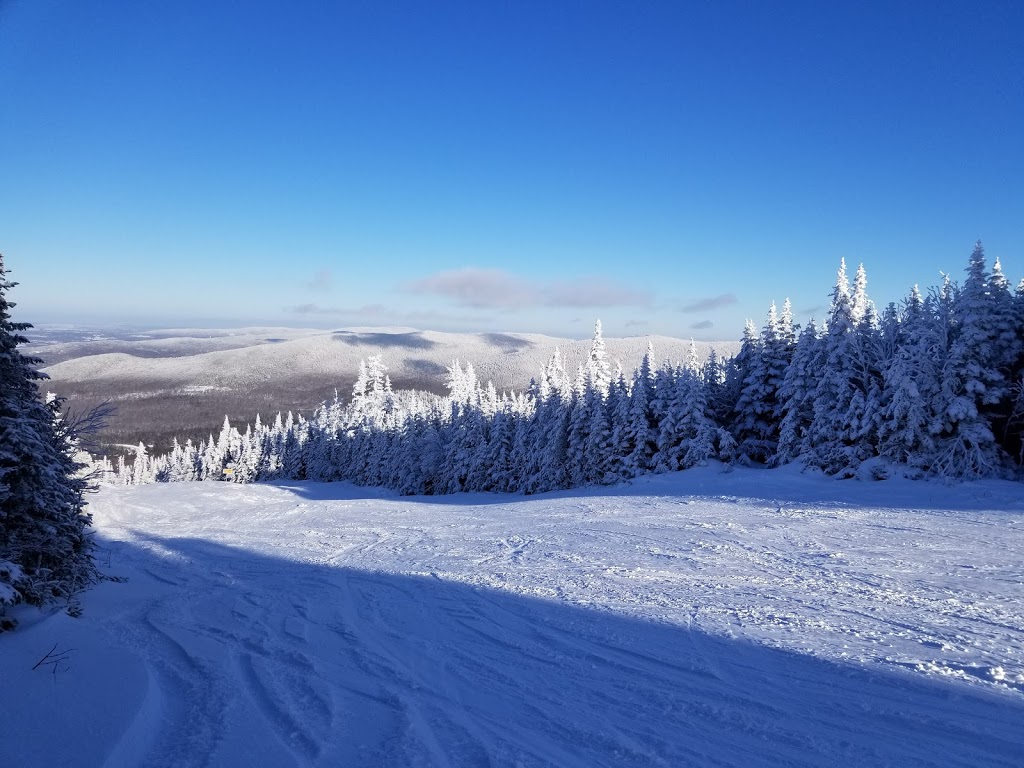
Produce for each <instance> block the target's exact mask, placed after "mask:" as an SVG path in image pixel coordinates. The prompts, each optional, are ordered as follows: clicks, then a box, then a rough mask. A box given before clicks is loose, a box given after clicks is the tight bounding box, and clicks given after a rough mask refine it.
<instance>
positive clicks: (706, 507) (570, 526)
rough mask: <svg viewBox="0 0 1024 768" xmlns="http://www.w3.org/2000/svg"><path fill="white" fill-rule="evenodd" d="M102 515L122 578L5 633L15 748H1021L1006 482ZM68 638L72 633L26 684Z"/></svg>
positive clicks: (501, 762) (74, 758)
mask: <svg viewBox="0 0 1024 768" xmlns="http://www.w3.org/2000/svg"><path fill="white" fill-rule="evenodd" d="M93 509H94V513H95V515H96V521H97V526H98V532H99V535H100V539H101V550H100V554H101V561H103V562H104V563H105V565H104V569H105V570H106V571H107V572H108V573H110V574H113V575H117V576H124V577H127V578H128V581H127V583H123V584H116V583H106V584H103V585H101V586H100V587H98V588H96V589H94V590H92V591H91V592H90V593H88V594H87V595H85V597H84V599H83V604H84V608H85V614H84V616H83V617H82V618H80V619H72V618H70V617H68V616H66V615H64V614H54V615H50V616H48V617H46V618H44V619H36V620H35V621H34V622H33V620H32V619H31V616H32V614H31V612H25V611H23V612H22V615H23V621H24V623H23V626H22V627H21V628H19V629H18V630H17V631H16V632H14V633H9V634H6V635H2V636H0V681H3V682H2V685H3V690H4V695H3V696H0V723H3V732H4V734H5V735H4V740H3V750H4V761H5V764H10V765H37V766H47V765H53V766H57V765H60V766H69V767H74V766H104V765H105V766H109V767H110V768H114V767H115V766H118V767H120V766H133V765H145V766H181V765H213V766H246V767H248V766H288V765H296V766H469V765H474V766H475V765H490V766H509V767H512V766H524V767H528V766H570V767H571V766H587V767H588V768H590V767H591V766H687V765H699V766H707V765H722V766H758V765H786V766H830V767H831V766H847V765H849V766H852V765H856V766H880V765H890V766H952V765H956V766H974V765H976V766H1019V765H1020V764H1021V755H1024V733H1022V732H1021V729H1020V723H1021V722H1022V719H1024V608H1022V606H1024V582H1022V579H1021V573H1020V561H1021V553H1022V552H1024V498H1022V496H1021V493H1020V487H1019V484H1015V483H1000V482H994V481H993V482H985V483H978V484H966V485H962V486H956V487H949V486H945V485H941V484H937V483H930V482H915V483H910V482H903V481H887V482H884V483H874V484H869V483H862V482H859V481H846V482H837V481H834V480H825V479H821V478H816V477H813V476H809V475H801V474H799V473H797V472H796V470H795V469H794V468H783V469H781V470H772V471H765V470H762V471H755V470H736V471H734V472H731V473H723V472H722V471H721V468H720V467H708V468H704V469H695V470H690V471H687V472H685V473H681V474H675V475H663V476H657V477H651V478H645V479H643V480H638V481H636V482H634V483H633V484H632V485H629V486H622V487H618V488H614V489H610V490H608V489H604V490H602V491H601V492H597V491H586V492H564V493H558V494H550V495H543V496H538V497H531V498H529V499H525V498H522V497H512V496H491V495H477V496H457V497H439V498H427V499H425V498H399V497H394V496H391V495H388V494H385V493H382V492H377V491H373V490H367V489H361V488H354V487H351V486H348V485H344V484H334V485H317V484H308V483H299V484H290V485H248V486H239V485H233V484H221V483H201V484H187V483H181V484H171V485H160V484H157V485H149V486H142V487H134V488H105V489H103V491H102V492H101V493H100V494H99V495H98V497H97V498H96V500H95V503H94V505H93ZM25 617H28V618H25ZM54 644H56V645H57V650H58V652H59V651H60V650H65V649H75V650H73V651H72V652H71V653H70V654H69V655H68V657H67V661H66V663H65V664H63V665H61V666H58V667H57V668H56V671H55V673H51V669H50V668H47V667H42V668H40V669H36V670H34V671H33V670H32V669H31V667H32V665H33V664H35V662H36V661H37V660H38V659H39V658H40V657H42V656H43V655H44V654H45V653H46V652H47V651H48V650H49V649H50V648H51V647H52V646H54ZM12 692H16V694H14V693H12Z"/></svg>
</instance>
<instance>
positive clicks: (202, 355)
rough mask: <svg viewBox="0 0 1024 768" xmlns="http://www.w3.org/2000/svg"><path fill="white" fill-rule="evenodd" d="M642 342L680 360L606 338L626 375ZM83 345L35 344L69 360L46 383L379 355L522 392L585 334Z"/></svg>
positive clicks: (267, 372)
mask: <svg viewBox="0 0 1024 768" xmlns="http://www.w3.org/2000/svg"><path fill="white" fill-rule="evenodd" d="M648 342H650V343H652V344H653V345H654V349H655V355H656V357H657V359H658V361H660V360H662V359H670V360H683V359H685V358H686V356H687V355H688V354H689V350H690V341H689V340H683V339H674V338H669V337H664V336H650V337H648V336H644V337H632V338H627V339H606V346H607V349H608V354H609V356H610V357H611V358H613V359H618V360H620V361H621V362H622V364H623V366H624V368H625V369H626V370H627V371H632V370H633V368H634V367H636V366H637V365H639V363H640V359H641V358H642V357H643V355H644V353H645V352H646V350H647V344H648ZM90 344H103V345H104V347H102V348H106V346H109V345H110V344H111V342H74V343H73V344H64V345H57V344H54V345H48V346H47V347H45V348H43V349H41V350H39V352H40V354H43V355H46V354H47V353H49V354H50V355H51V356H52V357H53V358H60V359H63V358H66V357H67V356H69V355H74V357H72V358H71V359H64V360H63V362H59V363H56V364H54V365H50V366H49V367H47V368H45V369H44V370H45V371H46V373H48V374H49V375H50V376H51V377H52V378H53V379H54V381H72V382H96V383H98V382H101V381H113V382H125V381H133V382H153V383H159V385H160V386H163V387H170V388H186V387H231V388H235V389H243V390H244V389H246V388H247V387H249V386H252V385H253V384H254V383H257V382H260V381H266V380H268V379H273V378H275V377H276V378H281V377H310V378H317V379H319V378H323V377H331V378H332V379H333V380H335V381H337V382H338V383H339V384H341V383H343V382H350V381H354V380H355V377H356V374H357V372H358V366H359V361H360V360H362V359H365V358H367V357H368V356H370V355H375V354H376V355H381V356H382V357H383V360H384V364H385V365H387V366H388V368H389V369H390V374H391V377H392V379H394V380H396V381H407V380H411V381H416V380H422V379H424V378H427V377H433V378H434V379H436V380H437V384H438V385H440V384H441V383H443V377H444V372H445V369H446V368H447V366H448V365H449V364H450V363H451V362H452V361H453V360H456V359H458V360H461V361H463V362H467V361H468V362H471V363H472V364H473V365H474V367H475V368H476V370H477V374H478V375H479V377H480V378H481V379H482V380H484V381H486V380H488V379H489V380H492V381H494V384H495V386H497V387H498V388H499V389H501V388H515V389H519V390H522V389H525V388H526V386H527V385H528V384H529V381H530V378H531V377H533V376H536V375H537V374H538V373H539V372H540V370H541V367H542V366H543V365H544V363H545V362H546V361H547V360H548V358H550V357H551V355H552V353H553V352H554V351H555V348H556V347H558V348H559V349H560V350H561V352H562V356H563V359H564V360H565V363H566V369H567V370H568V371H569V372H570V374H574V373H575V369H576V366H577V365H579V364H580V363H582V362H583V361H584V359H585V358H586V355H587V353H588V351H589V349H590V340H589V339H585V340H575V339H559V338H554V337H551V336H541V335H539V334H524V333H480V334H460V333H440V332H436V331H417V330H414V329H395V328H383V329H382V328H348V329H342V330H337V331H308V330H295V329H240V330H239V331H237V332H234V333H232V335H230V336H210V337H195V338H193V337H181V338H177V337H171V338H166V337H162V338H158V339H151V340H140V341H119V342H114V345H115V346H116V347H118V348H123V350H124V351H109V352H104V353H101V354H92V353H91V349H90ZM737 346H738V345H737V344H735V343H733V342H697V350H698V355H699V357H700V358H701V359H703V358H705V357H706V356H707V353H708V351H709V350H710V349H712V348H715V349H718V350H719V351H720V352H722V353H724V354H732V353H734V352H735V351H736V349H737Z"/></svg>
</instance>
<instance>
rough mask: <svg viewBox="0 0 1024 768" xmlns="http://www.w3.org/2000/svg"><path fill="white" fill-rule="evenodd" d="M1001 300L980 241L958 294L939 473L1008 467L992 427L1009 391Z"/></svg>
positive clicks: (994, 471)
mask: <svg viewBox="0 0 1024 768" xmlns="http://www.w3.org/2000/svg"><path fill="white" fill-rule="evenodd" d="M997 305H998V304H997V300H996V298H995V297H994V296H993V293H992V290H991V288H990V285H989V278H988V274H987V272H986V268H985V252H984V250H983V249H982V246H981V242H980V241H979V242H978V243H976V244H975V246H974V251H973V252H972V253H971V258H970V262H969V263H968V266H967V279H966V280H965V281H964V284H963V287H962V288H961V289H960V290H959V291H958V292H956V293H955V294H954V299H953V307H952V308H953V318H952V322H953V332H952V336H951V338H952V344H951V346H950V349H949V363H950V366H949V370H948V372H947V391H948V394H949V395H950V398H949V400H948V405H947V407H946V412H945V417H946V421H947V424H946V425H945V426H946V429H944V430H943V431H944V433H945V434H943V435H942V436H941V438H940V440H939V456H938V461H937V464H936V470H937V471H938V472H939V473H940V474H944V475H948V476H951V477H984V476H992V475H1000V474H1003V473H1004V472H1005V471H1006V469H1007V457H1006V455H1005V453H1004V452H1003V450H1002V448H1001V447H1000V446H999V444H998V443H997V442H996V438H995V435H994V434H993V431H992V420H993V418H994V417H996V416H997V414H998V413H999V405H1000V403H1002V402H1003V401H1004V399H1008V398H1009V393H1010V386H1009V383H1008V382H1007V380H1006V375H1005V373H1004V371H1003V369H1002V368H1001V366H1000V361H1001V360H1002V359H1004V355H1005V352H1004V344H1003V343H1002V334H1001V329H1000V327H999V325H1000V318H999V316H998V314H997Z"/></svg>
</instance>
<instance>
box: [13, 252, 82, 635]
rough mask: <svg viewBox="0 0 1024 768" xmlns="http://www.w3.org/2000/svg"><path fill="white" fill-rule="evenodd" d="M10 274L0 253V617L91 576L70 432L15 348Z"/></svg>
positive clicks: (63, 593) (17, 336)
mask: <svg viewBox="0 0 1024 768" xmlns="http://www.w3.org/2000/svg"><path fill="white" fill-rule="evenodd" d="M7 274H8V271H7V270H6V269H5V268H4V263H3V256H0V617H2V612H3V609H4V606H5V605H9V604H12V603H17V602H22V601H24V602H27V603H32V604H36V605H39V604H42V603H45V602H47V601H49V600H54V599H58V598H68V597H70V596H71V595H73V594H74V593H75V592H77V591H78V590H80V589H82V588H83V587H84V586H86V585H87V584H89V583H90V582H92V581H94V580H95V578H96V568H95V564H94V562H93V559H92V555H91V551H92V540H91V538H90V535H89V523H90V516H89V514H88V513H87V512H86V509H85V501H84V499H83V493H84V492H85V490H86V487H87V483H86V481H85V480H84V479H83V478H82V477H81V473H80V470H81V469H82V467H81V465H80V464H78V463H76V462H75V460H74V451H75V446H74V432H73V429H71V428H70V427H69V426H68V425H67V422H65V421H62V419H61V416H60V400H59V399H55V398H52V399H50V401H49V402H44V401H43V400H42V399H41V397H40V392H39V387H38V384H37V382H38V381H40V380H41V379H44V378H45V375H44V374H42V373H40V372H39V371H38V370H37V369H36V366H37V365H39V363H40V362H41V361H40V360H38V359H37V358H32V357H26V356H24V355H22V354H21V353H20V352H19V351H18V346H19V345H21V344H24V343H25V342H26V341H27V339H26V338H25V337H24V336H23V335H22V333H23V332H24V331H25V330H27V329H28V328H30V327H31V326H30V325H29V324H27V323H16V322H13V321H12V320H11V315H10V309H11V307H13V306H14V304H13V303H12V302H9V301H8V300H7V292H8V291H9V290H10V289H11V288H12V287H14V286H15V285H16V283H13V282H11V281H9V280H8V279H7V277H6V276H7ZM9 626H11V622H10V621H9V620H4V619H2V618H0V627H3V628H6V627H9Z"/></svg>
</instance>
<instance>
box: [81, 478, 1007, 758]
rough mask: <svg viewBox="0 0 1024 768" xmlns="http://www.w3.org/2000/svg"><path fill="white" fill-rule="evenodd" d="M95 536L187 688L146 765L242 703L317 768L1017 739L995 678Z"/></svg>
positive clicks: (824, 752) (156, 651) (184, 545)
mask: <svg viewBox="0 0 1024 768" xmlns="http://www.w3.org/2000/svg"><path fill="white" fill-rule="evenodd" d="M332 487H333V486H330V485H327V486H298V488H297V491H301V490H303V489H306V490H308V491H316V492H317V493H319V492H321V491H322V490H323V491H327V490H329V489H330V488H332ZM506 500H507V498H506ZM445 501H446V503H451V501H452V499H451V498H450V497H449V498H446V499H445ZM474 503H478V499H477V498H476V497H474ZM103 547H104V548H106V549H109V550H110V554H111V562H112V567H111V571H112V573H113V575H117V574H118V570H119V567H120V566H119V564H123V565H127V566H129V567H130V568H131V569H132V570H133V571H135V572H138V573H139V575H138V576H137V577H136V578H137V579H139V580H146V579H149V578H152V579H154V585H153V586H154V589H155V590H156V593H157V594H158V597H157V598H156V600H155V602H154V601H150V602H148V603H145V604H142V603H140V604H138V605H136V606H134V607H133V608H132V609H131V610H130V611H128V612H127V613H126V614H125V615H119V616H115V617H113V619H112V621H113V622H115V623H122V624H124V625H125V627H124V629H123V631H120V632H119V631H118V630H117V629H116V628H115V632H118V634H119V635H120V636H122V637H132V638H133V641H132V643H133V646H134V648H135V650H136V652H137V653H139V654H140V655H141V656H143V658H146V659H147V660H148V664H149V665H150V667H151V668H153V669H155V670H157V672H158V676H159V678H160V681H161V683H160V684H161V686H162V687H163V688H165V689H167V690H170V691H174V690H178V691H181V692H182V695H187V696H189V697H190V698H191V699H195V701H194V702H193V704H192V705H188V706H181V707H178V708H176V707H174V706H171V707H169V708H168V709H167V713H168V714H167V716H166V717H165V718H164V722H163V724H162V735H161V737H160V739H159V740H158V742H157V745H156V747H155V751H154V752H153V753H152V754H151V755H150V760H149V764H152V765H159V764H175V761H177V764H179V765H180V764H186V763H189V761H190V760H191V759H193V758H195V759H197V760H198V762H197V763H196V764H199V763H201V762H204V761H205V760H208V759H210V758H209V754H208V752H207V753H206V755H205V756H203V755H204V753H203V750H209V744H203V743H202V738H198V737H196V734H202V733H208V734H211V735H212V736H213V737H215V736H216V734H217V733H218V731H219V730H221V729H222V727H223V724H222V723H220V724H219V723H218V722H217V719H218V718H225V717H229V716H230V713H231V711H232V707H238V706H240V705H239V704H238V702H239V701H248V702H250V703H252V704H253V708H254V709H255V710H258V711H259V712H260V713H261V714H262V717H263V718H264V719H265V721H266V722H265V723H261V724H256V723H251V724H249V725H247V727H249V728H253V729H255V728H270V729H271V730H273V731H275V732H277V733H278V734H279V736H280V739H281V741H282V743H286V744H288V745H289V746H290V748H292V749H294V750H296V751H297V752H298V753H301V755H300V756H301V757H302V758H303V759H305V760H306V761H307V762H308V763H309V764H314V765H380V766H388V765H395V766H398V765H406V764H410V763H412V764H417V765H436V764H451V765H492V766H524V767H525V766H552V765H553V766H633V765H636V766H641V765H643V766H647V765H671V766H685V765H730V766H752V765H787V766H812V765H828V766H834V765H861V766H867V765H900V766H913V765H986V766H1000V765H1007V766H1009V765H1019V764H1020V762H1019V761H1020V758H1021V755H1022V754H1024V735H1022V732H1021V730H1020V723H1021V722H1022V721H1024V699H1022V698H1020V697H1016V696H1015V694H1012V693H1010V692H1007V693H1006V694H1000V693H998V692H994V691H992V692H990V691H987V690H984V689H982V688H981V687H972V686H969V685H966V684H963V683H959V684H956V685H947V684H944V683H941V682H932V681H930V680H926V679H922V678H921V677H920V676H915V675H914V674H911V673H906V674H902V673H899V672H893V673H888V672H886V673H880V672H877V671H871V672H869V671H865V670H863V669H861V668H858V667H854V666H842V665H837V664H833V663H829V662H826V661H822V660H819V659H815V658H813V657H811V656H807V655H801V654H798V653H793V652H787V651H782V650H776V649H771V648H767V647H763V646H758V645H755V644H751V643H748V642H745V641H739V640H735V639H730V638H724V637H719V636H712V635H708V634H705V633H703V632H700V631H697V630H691V629H688V628H686V627H681V626H675V625H667V624H659V623H652V622H648V621H643V620H637V619H632V618H629V617H624V616H621V615H617V614H614V613H610V612H607V611H604V610H589V609H586V608H582V607H576V606H571V605H567V604H564V603H561V602H558V601H555V600H548V599H539V598H536V597H528V596H523V595H518V594H513V593H510V592H504V591H499V590H495V589H489V588H480V587H475V586H469V585H466V584H462V583H456V582H451V581H445V580H442V579H441V578H438V577H437V576H436V575H433V574H429V573H428V574H423V575H399V574H394V573H386V572H367V571H359V570H353V569H350V568H345V567H334V566H330V565H326V564H316V563H305V562H295V561H289V560H285V559H280V558H277V557H272V556H268V555H266V554H260V553H254V552H251V551H246V550H241V549H234V548H230V547H225V546H222V545H219V544H215V543H211V542H208V541H203V540H195V539H148V540H146V539H143V540H142V541H141V542H140V545H135V544H128V543H124V542H104V543H103ZM133 580H134V579H133ZM121 588H125V589H127V586H125V587H122V586H120V585H111V586H109V587H105V589H121ZM86 610H87V611H88V606H86ZM87 615H88V614H87ZM129 625H131V626H129ZM132 626H134V627H140V628H141V629H140V630H136V629H132ZM195 648H201V649H202V651H201V652H198V651H196V650H194V649H195ZM225 668H232V669H237V670H241V671H240V672H238V673H237V679H235V680H230V679H225V672H224V669H225ZM182 681H184V683H183V682H182ZM196 697H198V698H196ZM195 702H199V703H195ZM184 734H191V735H189V736H185V735H184ZM200 758H202V759H200Z"/></svg>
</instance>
